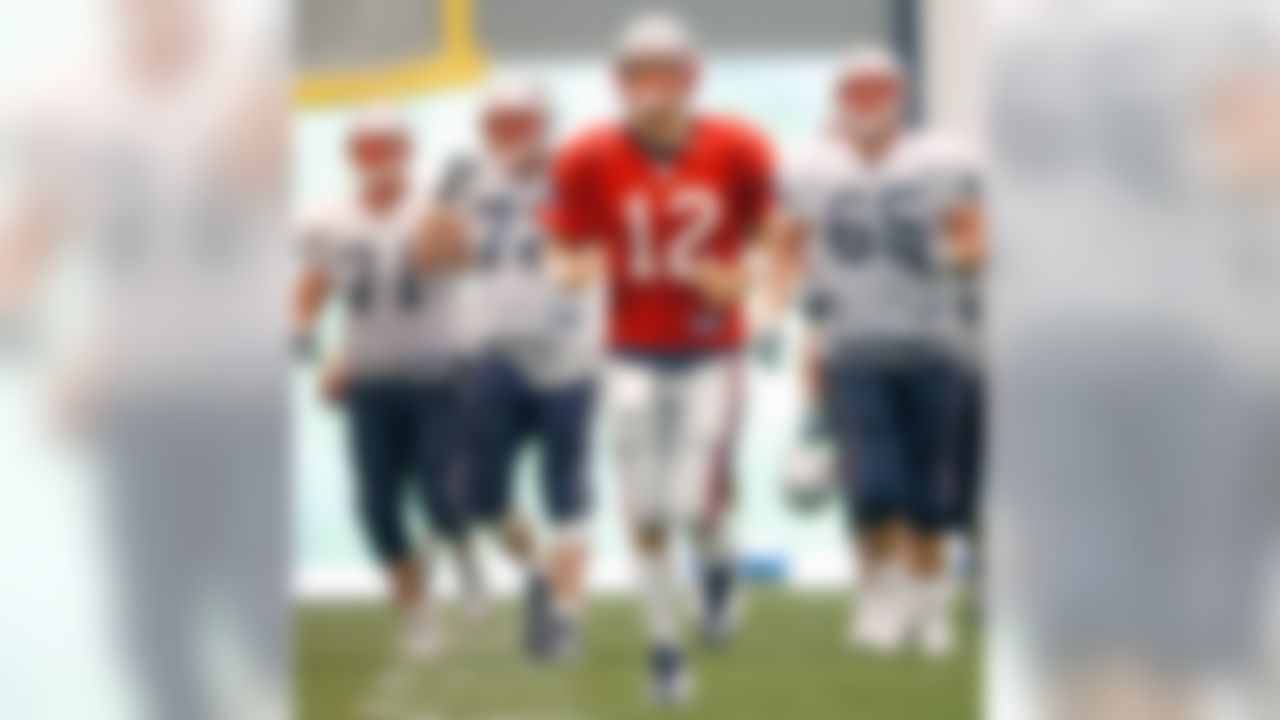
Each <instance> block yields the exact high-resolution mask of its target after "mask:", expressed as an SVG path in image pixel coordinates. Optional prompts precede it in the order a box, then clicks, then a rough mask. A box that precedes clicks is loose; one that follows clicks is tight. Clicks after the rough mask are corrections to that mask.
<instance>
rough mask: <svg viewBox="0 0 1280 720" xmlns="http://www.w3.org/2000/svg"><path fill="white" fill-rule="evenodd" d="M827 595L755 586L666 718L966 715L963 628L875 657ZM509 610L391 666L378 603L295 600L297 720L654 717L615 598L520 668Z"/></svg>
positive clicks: (975, 694)
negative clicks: (858, 649)
mask: <svg viewBox="0 0 1280 720" xmlns="http://www.w3.org/2000/svg"><path fill="white" fill-rule="evenodd" d="M845 608H846V605H845V602H844V601H843V600H842V599H840V598H839V597H836V596H817V595H800V596H797V595H782V594H774V593H769V594H763V593H757V594H756V595H754V596H753V597H752V598H751V600H750V603H749V608H748V609H749V613H748V615H747V617H746V620H747V622H746V624H745V625H744V627H743V632H742V633H741V635H740V636H739V638H738V640H737V642H736V643H735V644H734V646H733V647H731V648H729V649H728V650H726V651H723V652H719V653H707V652H698V653H696V654H695V655H694V656H693V665H694V670H695V673H696V689H697V697H696V700H695V701H694V703H693V704H692V705H691V706H690V707H688V708H687V709H685V710H682V711H681V712H679V713H676V715H677V716H678V717H684V718H697V719H699V720H701V719H704V718H705V719H706V720H837V719H839V720H846V719H848V720H969V719H970V718H977V717H978V716H979V710H978V703H979V700H978V698H979V693H980V691H981V688H980V687H979V675H978V673H979V668H980V666H981V663H980V662H979V660H978V653H977V649H976V642H975V639H974V637H973V633H972V632H969V633H966V637H965V642H964V648H963V652H962V653H961V655H960V657H959V658H957V659H955V660H953V661H948V662H944V663H935V662H930V661H927V660H924V659H922V658H918V657H904V658H901V659H892V660H886V659H881V658H875V657H871V656H866V655H860V654H857V653H853V652H851V651H849V650H847V649H846V648H845V646H844V643H843V639H844V627H845V619H846V618H845ZM515 618H516V613H515V612H514V608H503V609H502V610H500V611H498V612H496V613H494V614H493V615H492V616H491V617H490V618H489V619H488V620H486V621H485V622H483V623H475V622H472V623H470V624H467V623H464V622H463V621H462V620H461V619H459V620H458V621H457V622H453V621H452V620H451V626H452V633H451V636H450V641H451V642H450V648H449V652H448V653H447V654H446V655H445V656H444V657H443V658H442V659H440V660H438V661H436V662H434V663H431V664H427V665H420V666H414V667H408V666H402V665H397V663H396V662H395V661H394V657H395V655H394V653H393V652H392V647H393V646H392V642H391V635H390V633H391V631H392V629H393V628H392V624H391V619H390V618H389V616H388V613H387V612H386V611H384V610H383V609H382V608H381V607H380V606H377V605H368V604H320V603H309V604H306V605H304V606H303V607H302V609H301V610H300V611H299V625H298V633H299V655H298V662H297V672H298V677H297V682H298V693H297V697H298V702H299V703H300V714H299V717H301V718H303V720H362V719H364V718H368V719H369V720H384V719H385V720H615V719H617V720H630V719H633V718H653V717H660V716H661V715H662V714H661V713H658V712H655V711H654V710H653V709H651V708H650V707H648V706H647V704H646V702H645V698H644V682H643V680H644V677H643V674H642V670H643V655H642V645H641V634H640V630H639V618H638V617H637V614H636V610H635V608H634V606H633V605H631V604H630V603H628V602H625V601H621V600H618V601H607V602H604V601H602V602H598V603H596V604H595V605H594V606H593V607H592V609H591V611H590V613H589V616H588V620H589V634H588V637H587V643H586V648H585V653H584V654H583V657H582V659H581V661H580V662H579V663H578V664H577V665H575V666H573V667H570V668H541V667H532V666H530V665H528V664H526V663H525V662H524V661H523V660H522V659H521V657H520V656H519V654H518V653H517V652H516V651H515V647H516V636H517V627H516V619H515Z"/></svg>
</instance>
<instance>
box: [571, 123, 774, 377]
mask: <svg viewBox="0 0 1280 720" xmlns="http://www.w3.org/2000/svg"><path fill="white" fill-rule="evenodd" d="M773 192H774V168H773V156H772V151H771V149H770V147H769V145H768V143H767V141H766V140H765V139H764V137H763V136H762V135H761V134H760V133H758V132H756V131H755V130H754V129H752V128H750V127H748V126H746V125H744V124H742V123H740V122H736V121H733V120H729V119H725V118H718V117H701V118H698V119H697V120H696V121H695V122H694V125H693V127H692V129H691V132H690V136H689V138H688V139H687V141H686V142H685V144H684V146H683V147H681V148H680V149H679V150H678V151H676V152H669V153H666V154H659V153H657V152H655V151H653V150H650V149H646V148H645V146H644V145H643V144H642V143H641V141H640V140H638V139H637V138H636V137H635V136H634V135H632V134H631V133H630V132H629V131H628V130H627V129H626V128H625V127H622V126H617V125H614V126H607V127H602V128H597V129H594V130H591V131H588V132H586V133H584V134H583V135H582V136H581V137H579V138H577V139H576V140H575V141H574V142H572V143H570V144H569V145H568V147H566V149H565V150H564V151H563V152H562V153H561V155H560V157H559V158H558V159H557V162H556V168H555V178H554V188H553V191H552V196H551V205H550V207H549V208H548V211H547V214H546V220H547V224H548V229H549V231H550V232H551V233H552V234H553V235H554V236H555V237H556V238H557V239H558V240H559V241H561V242H566V243H570V244H575V245H582V244H585V243H600V244H602V245H601V249H602V250H603V252H604V257H605V265H606V268H607V271H608V275H609V277H608V280H609V337H610V345H611V347H612V348H613V349H614V350H620V351H640V352H646V351H657V352H677V353H679V352H700V351H715V350H732V349H735V348H738V347H740V346H741V345H742V342H743V339H744V335H745V332H744V327H743V326H744V319H743V312H742V308H741V307H739V303H734V304H733V305H732V306H728V307H726V306H723V305H721V306H717V305H715V304H712V303H709V302H707V301H706V300H705V299H704V298H703V297H702V295H701V293H699V292H698V290H697V289H696V288H695V287H694V285H693V284H692V277H693V273H694V270H695V268H696V267H697V266H698V264H699V262H700V261H702V260H703V259H706V258H716V259H718V260H722V261H728V262H738V261H740V260H741V256H742V254H743V251H744V249H745V248H746V246H747V243H748V239H749V237H750V236H751V235H752V234H753V233H755V232H756V231H757V229H758V228H759V226H760V224H761V223H762V221H763V220H764V218H765V216H766V214H767V213H768V212H769V210H770V207H771V204H772V202H773Z"/></svg>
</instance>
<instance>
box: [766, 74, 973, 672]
mask: <svg viewBox="0 0 1280 720" xmlns="http://www.w3.org/2000/svg"><path fill="white" fill-rule="evenodd" d="M834 90H835V93H834V94H835V107H836V122H835V123H834V126H833V128H832V129H831V131H830V132H829V133H828V134H827V135H826V136H825V137H824V138H823V139H822V140H821V141H820V142H819V143H818V144H817V145H816V146H815V147H814V148H813V149H812V150H811V151H810V152H808V153H806V154H805V155H804V156H803V157H802V158H801V159H800V161H799V162H798V165H797V167H796V168H795V169H794V172H793V174H792V176H791V177H789V179H788V180H787V186H788V187H787V191H786V194H787V202H786V209H785V211H784V212H783V213H781V215H780V219H779V222H778V224H777V225H776V226H775V229H776V231H777V236H778V239H779V242H778V245H777V246H778V247H783V248H790V251H791V252H792V253H796V254H798V255H800V256H801V257H802V258H803V259H802V261H801V262H799V263H779V264H778V265H777V267H783V268H785V267H803V268H804V271H803V274H804V276H805V284H806V286H807V287H806V293H805V294H806V305H807V314H808V316H809V318H810V325H811V329H812V332H811V342H810V347H809V350H808V353H807V355H808V356H809V361H808V368H807V372H806V376H807V378H808V381H807V382H808V385H809V388H808V389H809V393H808V395H809V396H810V397H812V398H815V399H817V405H818V406H819V407H820V408H821V413H822V416H823V421H824V423H825V425H826V426H827V428H828V430H829V431H830V433H831V434H832V436H833V438H834V439H835V442H836V444H837V455H838V456H839V457H838V462H837V465H838V470H837V473H838V476H839V477H838V479H839V484H840V485H841V486H842V488H843V489H844V490H845V491H846V497H847V498H848V510H849V520H850V528H851V532H852V533H853V537H852V547H853V548H854V553H855V555H856V556H858V557H860V562H859V563H858V567H859V569H860V584H861V601H860V604H859V606H858V609H857V613H856V615H855V618H854V620H853V622H852V623H851V625H850V638H851V641H852V642H853V643H854V644H857V645H861V646H865V647H869V648H872V649H876V650H880V651H893V650H896V649H898V648H899V647H901V646H902V645H903V644H904V643H905V642H906V641H908V640H914V641H916V642H918V643H919V645H920V646H921V647H922V649H923V650H924V651H926V652H927V653H930V654H933V655H945V654H947V653H948V652H949V651H950V650H951V647H952V645H953V642H954V639H953V628H952V626H951V620H950V612H951V602H952V601H951V594H952V592H951V584H950V582H949V579H948V573H947V569H946V568H945V562H944V553H943V549H944V546H943V543H942V530H943V517H942V507H941V506H942V502H943V487H944V486H943V482H944V468H945V464H946V460H947V457H948V454H947V452H946V450H947V443H948V438H947V436H948V433H949V431H950V428H951V425H950V418H951V417H952V407H953V405H952V403H953V400H952V397H953V392H954V388H955V385H954V375H955V373H954V367H955V358H954V347H955V346H954V327H955V319H956V306H957V303H956V293H955V288H956V280H957V277H958V273H959V272H961V271H962V270H963V269H964V268H968V267H972V266H973V265H974V264H975V263H976V262H977V258H978V256H979V253H980V242H981V237H980V208H979V205H978V198H977V194H976V187H977V186H976V179H975V173H974V171H973V169H972V167H971V166H970V165H969V164H968V163H966V162H964V161H963V160H962V159H960V157H959V154H958V153H956V152H954V150H952V149H948V148H947V147H946V146H944V145H942V144H941V143H940V142H937V141H936V140H935V139H929V138H925V137H923V136H915V135H911V134H908V133H907V132H905V130H904V119H905V118H904V110H905V107H906V77H905V75H904V73H903V70H902V68H901V66H900V64H899V62H898V61H897V59H896V58H895V57H894V56H892V55H891V54H889V53H888V52H885V51H883V50H879V49H863V50H860V51H858V52H855V53H854V54H853V55H852V56H851V57H850V58H848V59H847V61H846V62H845V63H844V64H843V65H842V67H841V68H840V70H839V73H838V75H837V78H836V82H835V87H834ZM771 245H772V244H771Z"/></svg>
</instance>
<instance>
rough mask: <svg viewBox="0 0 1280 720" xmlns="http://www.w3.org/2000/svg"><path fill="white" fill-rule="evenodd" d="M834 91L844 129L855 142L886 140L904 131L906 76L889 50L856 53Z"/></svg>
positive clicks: (869, 49) (839, 117)
mask: <svg viewBox="0 0 1280 720" xmlns="http://www.w3.org/2000/svg"><path fill="white" fill-rule="evenodd" d="M834 91H835V92H834V95H835V98H834V100H835V107H836V118H837V121H838V122H839V125H840V129H841V130H842V131H843V132H844V133H845V134H846V135H848V136H850V137H851V138H853V139H854V140H858V141H873V142H874V141H883V140H885V139H887V138H889V137H892V136H893V134H894V133H896V132H897V131H898V130H899V129H900V128H901V126H902V121H903V115H904V111H905V104H906V76H905V73H904V72H903V69H902V66H901V64H900V63H899V62H898V59H897V58H896V57H895V56H894V55H893V54H892V53H890V52H889V51H887V50H884V49H881V48H876V47H866V48H859V49H857V50H855V51H854V52H853V53H852V54H850V55H849V56H848V58H846V59H845V61H844V63H843V64H842V65H841V67H840V70H839V71H838V73H837V74H836V82H835V88H834Z"/></svg>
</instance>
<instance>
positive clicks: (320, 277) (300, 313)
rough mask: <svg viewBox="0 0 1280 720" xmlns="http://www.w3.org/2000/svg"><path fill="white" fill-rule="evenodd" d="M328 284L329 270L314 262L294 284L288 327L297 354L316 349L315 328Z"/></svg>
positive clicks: (312, 352) (313, 351) (327, 296)
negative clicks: (314, 264)
mask: <svg viewBox="0 0 1280 720" xmlns="http://www.w3.org/2000/svg"><path fill="white" fill-rule="evenodd" d="M331 285H332V283H331V282H330V281H329V274H328V273H326V272H325V271H324V270H322V269H320V268H319V267H315V266H312V267H307V268H304V269H303V270H302V272H301V273H300V274H299V275H298V279H297V281H296V282H295V284H294V287H293V302H292V306H291V308H290V313H289V327H290V333H291V336H292V338H293V343H294V349H295V351H296V352H297V353H298V354H300V355H303V356H308V357H309V356H311V355H313V354H314V353H315V329H316V325H317V324H318V323H319V321H320V315H321V313H322V312H323V311H324V306H325V302H326V301H327V300H328V298H329V289H330V287H331Z"/></svg>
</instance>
